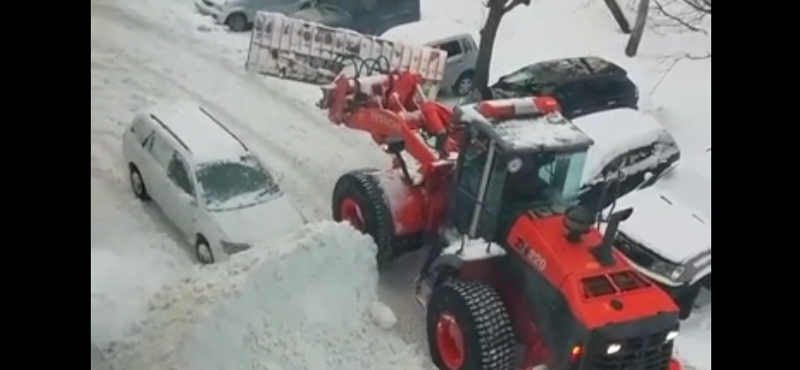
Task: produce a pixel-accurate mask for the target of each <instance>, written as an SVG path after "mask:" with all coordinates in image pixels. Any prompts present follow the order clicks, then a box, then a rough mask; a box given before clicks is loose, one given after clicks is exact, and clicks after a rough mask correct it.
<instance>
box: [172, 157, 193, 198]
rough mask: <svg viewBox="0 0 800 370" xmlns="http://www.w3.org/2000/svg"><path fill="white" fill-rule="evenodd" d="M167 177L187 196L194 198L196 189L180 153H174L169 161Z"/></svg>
mask: <svg viewBox="0 0 800 370" xmlns="http://www.w3.org/2000/svg"><path fill="white" fill-rule="evenodd" d="M167 177H168V178H169V179H170V181H172V182H173V183H174V184H175V185H176V186H178V188H180V189H181V190H183V191H184V192H185V193H186V194H189V195H192V196H194V187H193V186H192V179H191V177H189V169H188V168H187V166H186V162H184V160H183V158H181V156H180V154H178V152H173V154H172V159H171V160H170V161H169V166H167Z"/></svg>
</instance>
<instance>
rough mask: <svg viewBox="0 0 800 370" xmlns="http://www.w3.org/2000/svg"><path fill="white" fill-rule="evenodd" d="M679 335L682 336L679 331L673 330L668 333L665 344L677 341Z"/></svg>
mask: <svg viewBox="0 0 800 370" xmlns="http://www.w3.org/2000/svg"><path fill="white" fill-rule="evenodd" d="M678 334H680V332H679V331H677V330H673V331H671V332H669V333H667V339H666V340H665V342H669V341H671V340H675V338H677V337H678Z"/></svg>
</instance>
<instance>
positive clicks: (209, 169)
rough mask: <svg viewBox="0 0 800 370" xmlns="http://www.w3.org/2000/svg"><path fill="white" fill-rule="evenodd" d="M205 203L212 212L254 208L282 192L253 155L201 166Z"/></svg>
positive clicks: (199, 174) (198, 170) (199, 177)
mask: <svg viewBox="0 0 800 370" xmlns="http://www.w3.org/2000/svg"><path fill="white" fill-rule="evenodd" d="M197 182H198V183H199V184H200V187H201V190H202V192H201V194H202V199H203V203H204V205H205V207H206V209H208V210H210V211H223V210H230V209H237V208H243V207H248V206H251V205H255V204H258V203H261V202H264V201H266V200H269V199H271V198H272V197H274V195H275V194H277V193H279V192H280V188H279V187H278V183H277V182H276V181H275V179H274V178H273V177H272V175H271V174H270V173H269V172H268V171H267V170H266V169H264V167H263V166H261V164H260V163H259V161H258V160H257V159H256V158H255V157H252V156H245V157H242V158H241V160H240V161H237V162H233V161H219V162H211V163H206V164H201V165H200V166H198V169H197Z"/></svg>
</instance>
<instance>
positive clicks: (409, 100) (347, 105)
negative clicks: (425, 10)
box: [318, 72, 460, 174]
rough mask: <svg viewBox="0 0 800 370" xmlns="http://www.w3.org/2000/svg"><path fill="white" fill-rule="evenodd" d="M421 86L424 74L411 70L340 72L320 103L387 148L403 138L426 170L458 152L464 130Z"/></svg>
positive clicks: (331, 114) (330, 113)
mask: <svg viewBox="0 0 800 370" xmlns="http://www.w3.org/2000/svg"><path fill="white" fill-rule="evenodd" d="M421 84H422V78H421V77H420V76H419V75H418V74H416V73H411V72H390V73H386V74H381V75H376V76H368V77H347V76H344V75H340V76H339V77H338V78H337V79H336V80H335V81H334V82H333V84H331V85H329V86H326V87H323V88H322V90H323V98H322V100H321V101H320V102H319V104H318V106H319V107H320V108H321V109H326V110H327V111H328V119H329V120H330V121H331V122H332V123H334V124H336V125H345V126H347V127H349V128H351V129H354V130H361V131H366V132H368V133H370V134H371V135H372V138H373V140H374V141H375V143H377V144H378V145H379V146H381V147H382V148H384V150H387V149H386V148H387V147H388V144H390V143H391V142H393V141H397V140H402V141H403V142H404V143H405V150H407V151H408V153H409V154H411V155H412V156H413V157H414V158H415V159H416V161H417V162H419V164H420V165H421V167H422V168H421V172H423V174H424V173H426V172H427V171H425V170H424V168H428V167H430V166H432V165H434V164H435V163H436V162H437V161H439V160H442V159H447V158H449V156H450V153H454V152H457V151H458V150H457V149H458V148H457V143H458V141H457V137H456V135H458V133H459V132H460V130H459V127H456V126H455V125H454V124H453V123H452V122H451V116H452V112H451V109H450V108H448V107H446V106H444V105H442V104H440V103H438V102H435V101H431V100H428V99H427V98H426V97H425V95H424V93H423V92H422V89H421ZM428 139H430V140H433V141H434V144H433V145H430V144H429V143H428V141H427V140H428Z"/></svg>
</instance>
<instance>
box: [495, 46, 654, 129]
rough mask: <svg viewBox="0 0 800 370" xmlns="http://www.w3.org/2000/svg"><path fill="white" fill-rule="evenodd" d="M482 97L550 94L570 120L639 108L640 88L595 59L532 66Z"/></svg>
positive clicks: (503, 79)
mask: <svg viewBox="0 0 800 370" xmlns="http://www.w3.org/2000/svg"><path fill="white" fill-rule="evenodd" d="M484 95H490V96H489V98H492V99H504V98H511V97H523V96H538V95H549V96H552V97H554V98H556V100H558V102H559V104H561V109H562V114H564V116H565V117H567V118H570V119H572V118H577V117H580V116H584V115H588V114H592V113H594V112H599V111H603V110H608V109H614V108H632V109H638V105H639V89H638V88H637V87H636V84H634V83H633V81H631V80H630V79H629V78H628V73H627V72H626V71H625V70H624V69H623V68H622V67H620V66H618V65H616V64H614V63H612V62H609V61H607V60H605V59H602V58H599V57H594V56H586V57H574V58H565V59H554V60H548V61H544V62H539V63H535V64H531V65H529V66H526V67H523V68H520V69H518V70H516V71H514V72H512V73H510V74H508V75H505V76H503V77H500V79H498V80H497V82H495V83H494V84H493V85H491V86H490V87H489V91H488V92H487V93H485V94H484Z"/></svg>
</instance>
